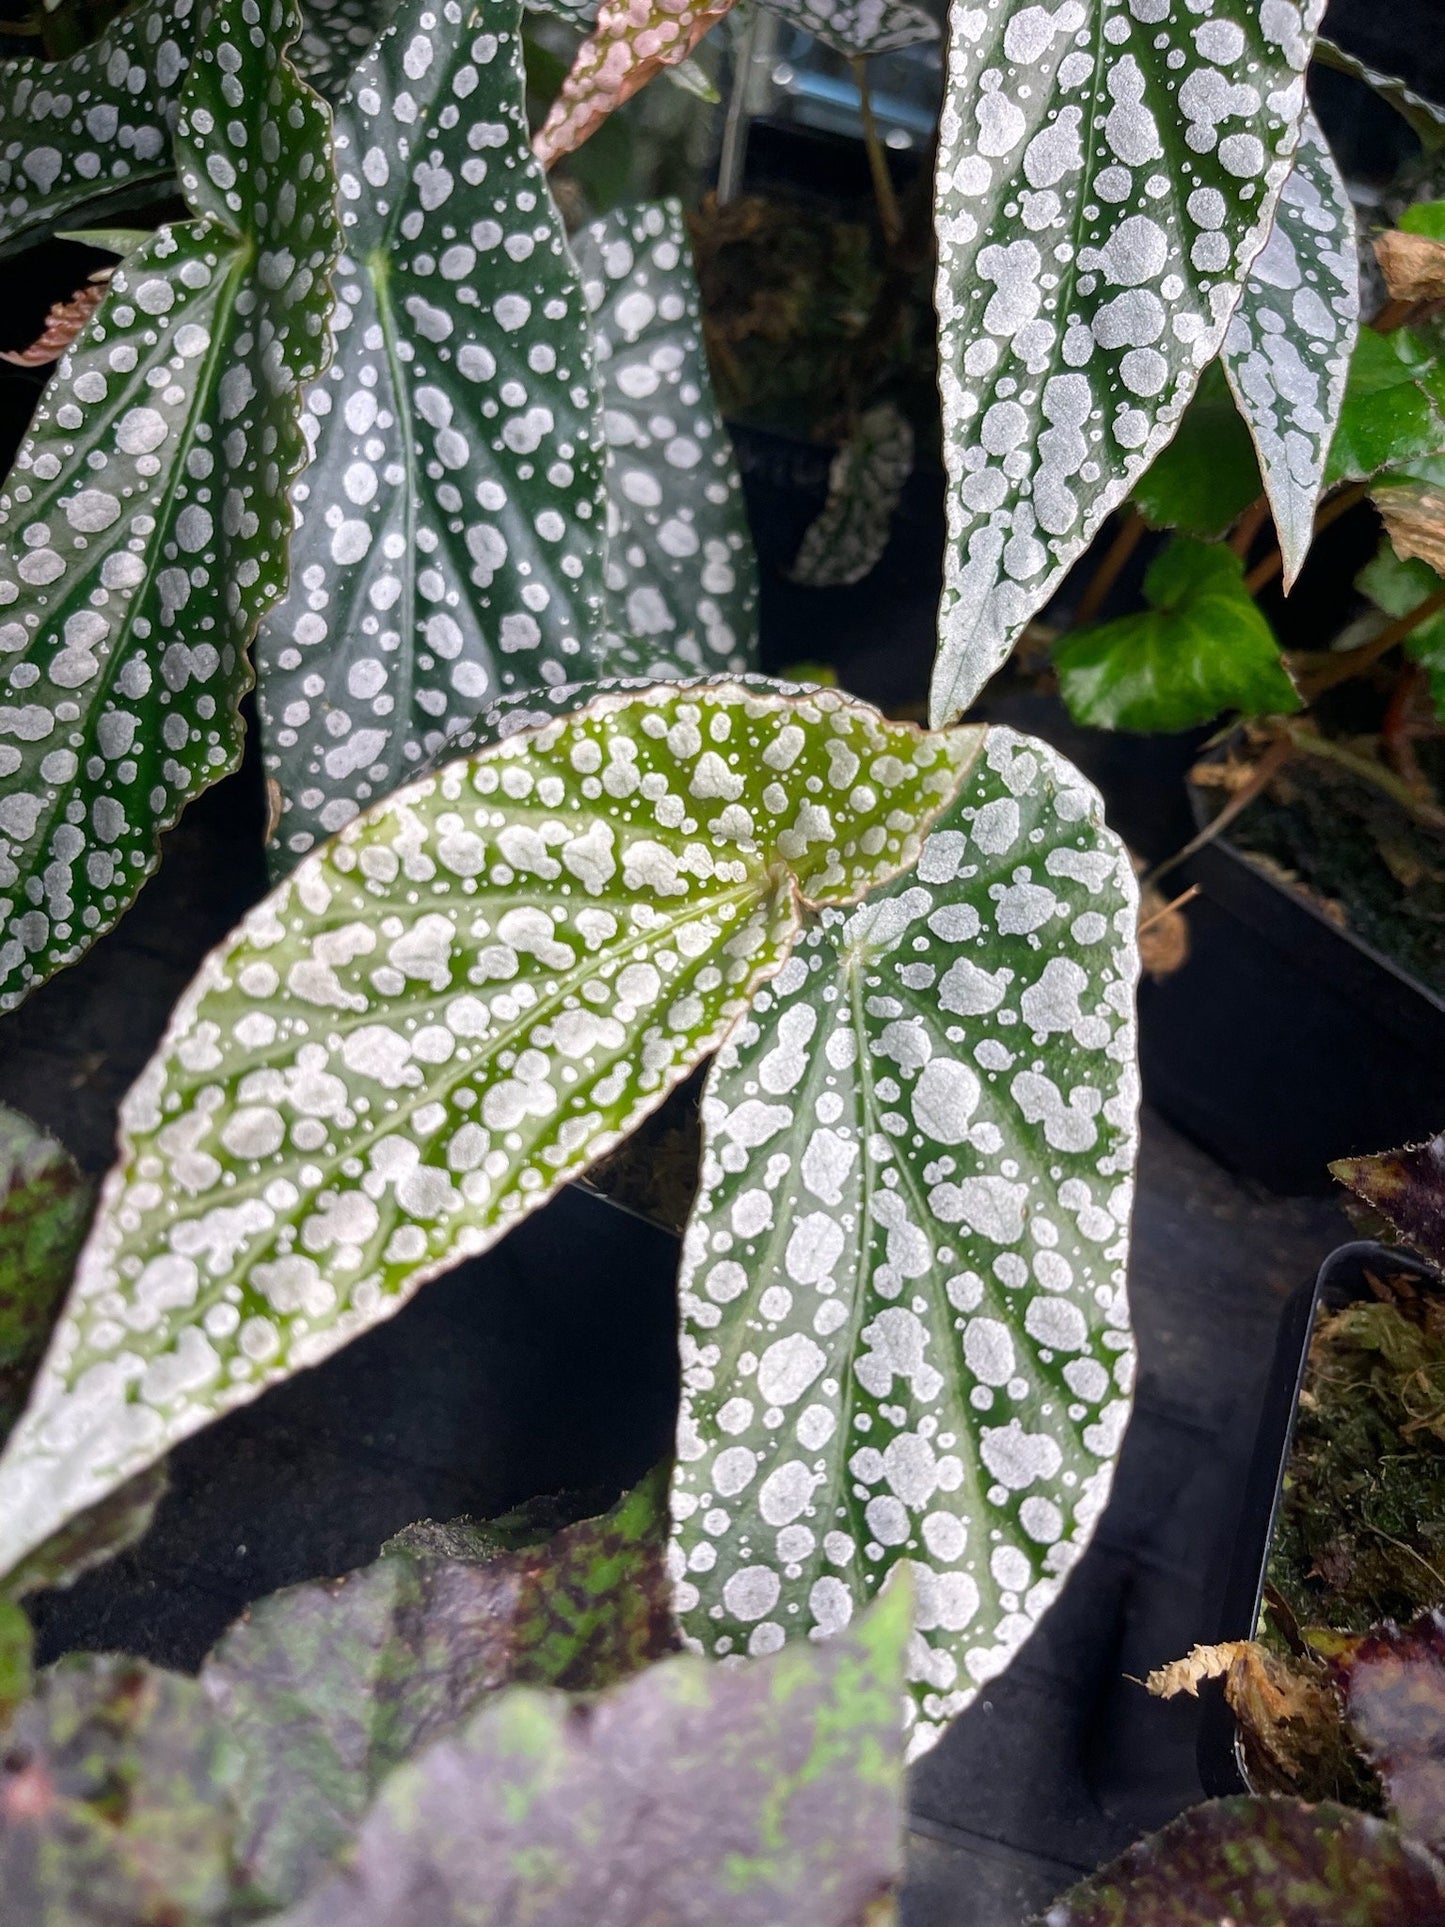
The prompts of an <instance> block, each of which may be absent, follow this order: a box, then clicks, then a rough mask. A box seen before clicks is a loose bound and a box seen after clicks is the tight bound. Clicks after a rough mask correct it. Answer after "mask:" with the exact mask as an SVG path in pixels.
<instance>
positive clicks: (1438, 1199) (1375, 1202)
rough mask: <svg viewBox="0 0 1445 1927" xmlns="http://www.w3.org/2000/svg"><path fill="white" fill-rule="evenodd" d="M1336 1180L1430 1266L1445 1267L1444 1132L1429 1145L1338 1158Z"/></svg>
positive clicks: (1335, 1172)
mask: <svg viewBox="0 0 1445 1927" xmlns="http://www.w3.org/2000/svg"><path fill="white" fill-rule="evenodd" d="M1330 1169H1331V1171H1333V1172H1334V1174H1335V1176H1336V1177H1337V1178H1338V1179H1339V1181H1340V1183H1341V1184H1343V1185H1345V1186H1347V1187H1348V1189H1349V1190H1351V1191H1353V1192H1354V1194H1355V1196H1356V1197H1357V1198H1363V1199H1364V1201H1365V1203H1366V1204H1367V1205H1369V1206H1370V1208H1371V1209H1372V1210H1374V1211H1378V1212H1379V1213H1380V1216H1381V1217H1382V1218H1387V1219H1388V1220H1389V1222H1390V1223H1391V1224H1392V1225H1393V1226H1394V1227H1395V1229H1396V1230H1397V1231H1398V1232H1399V1234H1400V1236H1401V1237H1402V1238H1404V1239H1406V1240H1407V1241H1408V1242H1409V1243H1410V1244H1412V1245H1413V1246H1414V1247H1415V1249H1416V1250H1417V1251H1418V1252H1419V1253H1420V1255H1421V1257H1422V1258H1427V1259H1428V1260H1429V1261H1430V1263H1431V1264H1432V1265H1445V1131H1442V1132H1441V1133H1440V1135H1439V1136H1438V1137H1432V1138H1431V1139H1430V1142H1429V1143H1428V1144H1407V1145H1406V1146H1405V1147H1404V1148H1403V1149H1402V1150H1399V1151H1381V1152H1380V1153H1379V1154H1378V1155H1377V1156H1375V1157H1369V1158H1339V1159H1337V1160H1336V1161H1335V1163H1333V1164H1332V1165H1331V1166H1330Z"/></svg>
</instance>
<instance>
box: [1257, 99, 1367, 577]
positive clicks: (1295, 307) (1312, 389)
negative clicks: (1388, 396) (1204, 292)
mask: <svg viewBox="0 0 1445 1927" xmlns="http://www.w3.org/2000/svg"><path fill="white" fill-rule="evenodd" d="M1359 326H1360V262H1359V253H1358V243H1357V241H1356V237H1355V212H1354V209H1353V207H1352V206H1351V204H1350V197H1349V195H1348V194H1347V193H1346V191H1345V184H1344V182H1343V181H1342V180H1341V179H1340V174H1339V169H1338V168H1337V167H1336V166H1335V162H1334V156H1333V155H1332V154H1331V153H1330V149H1329V144H1328V142H1327V141H1326V140H1325V137H1324V134H1323V133H1322V132H1321V130H1320V124H1319V122H1318V121H1317V120H1316V119H1315V117H1314V114H1313V113H1312V112H1309V111H1307V112H1306V114H1305V117H1304V122H1303V125H1302V127H1301V129H1300V144H1299V151H1298V152H1297V153H1296V155H1295V163H1294V166H1293V168H1292V169H1291V170H1290V174H1289V178H1288V180H1286V182H1285V184H1284V189H1283V192H1282V193H1281V194H1280V197H1279V207H1278V210H1277V212H1276V214H1275V219H1274V228H1273V231H1272V232H1271V234H1270V237H1269V240H1268V241H1267V242H1266V243H1265V246H1264V249H1263V251H1262V252H1261V253H1260V254H1259V255H1257V256H1256V258H1255V262H1254V265H1253V267H1252V268H1251V269H1250V271H1249V275H1248V278H1247V279H1246V281H1245V284H1244V293H1243V295H1242V296H1241V297H1240V302H1239V306H1238V307H1237V308H1236V309H1235V311H1234V319H1233V321H1231V322H1230V324H1229V331H1228V333H1227V334H1226V335H1225V337H1224V366H1225V369H1226V371H1227V373H1228V375H1229V381H1230V386H1231V387H1232V388H1233V390H1234V395H1235V399H1236V400H1237V401H1238V403H1239V409H1240V413H1241V414H1242V415H1243V416H1244V419H1245V421H1246V422H1247V423H1248V424H1249V430H1250V433H1251V434H1252V435H1253V437H1254V441H1255V446H1256V447H1257V448H1258V450H1259V462H1260V469H1261V471H1262V473H1263V475H1264V486H1265V492H1266V493H1267V495H1268V496H1269V504H1270V508H1271V509H1272V511H1273V513H1274V526H1275V530H1276V532H1277V534H1278V536H1279V546H1280V553H1281V555H1282V556H1283V557H1284V587H1285V590H1286V591H1288V590H1289V589H1290V587H1291V586H1292V585H1293V583H1294V580H1295V578H1296V576H1297V575H1298V574H1299V572H1300V569H1301V568H1302V567H1303V566H1304V559H1305V557H1306V555H1307V554H1308V553H1309V547H1310V543H1311V542H1312V541H1313V539H1314V526H1315V510H1316V509H1317V508H1318V506H1319V499H1320V491H1321V490H1322V489H1323V487H1324V482H1325V460H1326V457H1327V456H1328V454H1329V451H1330V444H1331V442H1332V441H1333V439H1334V434H1335V429H1336V426H1337V425H1338V422H1339V419H1340V409H1341V406H1342V404H1343V402H1344V396H1345V380H1346V377H1347V375H1348V373H1349V367H1350V354H1351V350H1352V349H1353V347H1354V344H1355V340H1356V337H1357V336H1358V334H1359Z"/></svg>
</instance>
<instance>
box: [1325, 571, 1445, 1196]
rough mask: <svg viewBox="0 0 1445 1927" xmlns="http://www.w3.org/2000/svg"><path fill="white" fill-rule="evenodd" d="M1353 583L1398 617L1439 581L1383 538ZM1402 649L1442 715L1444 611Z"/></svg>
mask: <svg viewBox="0 0 1445 1927" xmlns="http://www.w3.org/2000/svg"><path fill="white" fill-rule="evenodd" d="M1355 586H1356V587H1357V588H1358V589H1360V590H1361V591H1362V592H1363V593H1364V594H1365V595H1367V596H1368V597H1369V598H1370V600H1371V601H1372V602H1373V603H1375V604H1376V606H1377V607H1378V608H1381V609H1383V610H1384V612H1385V614H1386V615H1387V616H1392V617H1398V616H1407V615H1409V613H1410V611H1411V610H1412V609H1418V608H1419V606H1420V604H1421V603H1422V602H1425V601H1427V600H1428V599H1429V597H1431V596H1432V595H1436V594H1438V593H1439V590H1440V587H1441V581H1440V577H1439V576H1438V575H1437V574H1436V573H1435V571H1434V570H1433V569H1432V568H1431V567H1430V564H1429V563H1428V562H1422V561H1420V560H1419V558H1418V557H1413V556H1412V557H1411V558H1410V559H1409V560H1408V561H1402V560H1401V559H1400V557H1399V556H1398V555H1396V553H1395V551H1394V549H1393V548H1391V546H1390V544H1389V543H1388V542H1382V543H1381V544H1380V552H1379V554H1378V555H1377V556H1376V557H1375V559H1374V561H1373V562H1370V563H1367V564H1366V566H1365V567H1364V568H1363V569H1362V570H1361V571H1360V573H1359V575H1358V577H1357V578H1356V583H1355ZM1404 649H1405V653H1406V654H1407V655H1409V656H1413V657H1414V659H1415V661H1416V662H1418V663H1420V664H1421V665H1422V666H1423V667H1424V669H1425V670H1426V672H1427V674H1428V676H1429V678H1430V695H1431V699H1432V701H1433V702H1434V704H1435V712H1436V714H1437V715H1439V716H1442V717H1445V611H1442V612H1440V613H1439V614H1437V615H1433V616H1429V617H1427V618H1426V620H1425V621H1424V622H1422V623H1421V624H1420V625H1419V627H1418V628H1416V629H1412V630H1411V632H1410V634H1409V635H1408V636H1407V637H1406V638H1405V642H1404ZM1347 1182H1348V1180H1347Z"/></svg>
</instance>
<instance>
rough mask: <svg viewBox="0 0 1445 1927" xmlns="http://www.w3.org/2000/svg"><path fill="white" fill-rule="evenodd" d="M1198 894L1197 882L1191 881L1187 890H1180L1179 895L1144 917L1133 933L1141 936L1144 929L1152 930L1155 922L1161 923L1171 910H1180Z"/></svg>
mask: <svg viewBox="0 0 1445 1927" xmlns="http://www.w3.org/2000/svg"><path fill="white" fill-rule="evenodd" d="M1198 895H1199V885H1198V884H1197V883H1191V884H1190V886H1189V888H1188V889H1187V890H1181V891H1180V892H1179V895H1178V896H1177V897H1175V898H1174V900H1173V902H1172V903H1166V904H1164V905H1163V907H1162V908H1161V909H1158V910H1156V911H1155V912H1154V914H1153V916H1152V917H1145V919H1144V921H1143V922H1142V923H1141V924H1140V925H1139V928H1138V930H1137V931H1136V932H1135V935H1136V936H1140V937H1142V936H1143V934H1144V932H1145V931H1146V930H1152V929H1153V928H1154V926H1155V924H1156V923H1162V922H1163V921H1164V919H1165V917H1167V916H1168V915H1169V913H1170V911H1171V910H1182V909H1183V908H1184V906H1185V904H1186V903H1193V901H1194V899H1195V898H1196V897H1197V896H1198Z"/></svg>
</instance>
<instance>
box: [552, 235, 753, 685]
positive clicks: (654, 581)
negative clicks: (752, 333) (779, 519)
mask: <svg viewBox="0 0 1445 1927" xmlns="http://www.w3.org/2000/svg"><path fill="white" fill-rule="evenodd" d="M573 250H574V252H575V254H576V256H577V264H578V267H579V269H580V271H581V274H582V284H583V289H584V291H585V293H586V296H587V304H588V307H589V308H590V309H591V311H592V341H593V352H594V356H595V359H596V364H597V381H598V390H599V394H598V400H599V403H600V406H601V411H602V429H603V435H604V438H605V440H606V444H607V470H606V496H607V563H606V609H607V614H606V624H607V631H608V638H607V645H606V647H607V650H608V655H607V657H606V658H605V660H606V661H607V662H608V664H609V665H610V664H612V663H617V664H619V665H620V664H625V665H626V666H627V667H628V669H629V670H633V669H635V670H636V672H637V673H657V674H662V675H673V676H676V675H679V674H686V673H689V672H691V673H696V672H697V671H699V670H702V671H704V672H705V671H708V670H720V669H728V670H747V669H755V668H756V667H757V656H758V581H757V559H756V556H755V555H754V552H753V544H752V536H751V534H750V533H749V530H748V522H747V515H746V513H745V511H744V507H743V492H742V482H741V479H740V478H739V475H738V471H737V463H736V461H735V460H734V457H733V448H732V443H731V441H730V440H729V439H728V433H727V429H726V428H725V427H724V425H723V420H722V416H721V414H720V413H719V412H718V407H717V403H716V402H715V400H714V399H713V393H712V383H711V381H710V379H709V376H708V370H707V357H706V355H705V353H704V351H703V344H702V317H701V301H700V297H699V295H698V289H697V281H696V277H695V276H694V274H693V272H692V250H691V244H690V242H689V240H688V233H687V223H686V221H685V219H684V218H683V212H682V208H681V206H680V205H679V203H678V202H676V201H664V202H660V203H655V204H653V205H650V206H645V207H634V208H626V209H622V210H619V211H618V212H617V213H615V214H611V215H609V216H608V217H607V219H606V220H603V221H597V222H594V223H593V224H592V225H591V226H590V227H588V228H585V229H584V230H583V231H582V233H581V234H580V235H578V236H577V237H576V239H575V240H574V242H573Z"/></svg>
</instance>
